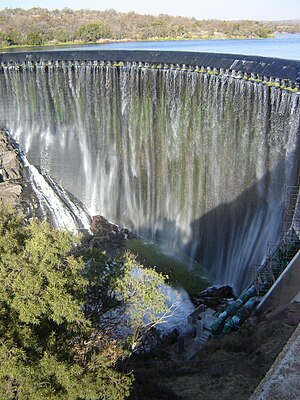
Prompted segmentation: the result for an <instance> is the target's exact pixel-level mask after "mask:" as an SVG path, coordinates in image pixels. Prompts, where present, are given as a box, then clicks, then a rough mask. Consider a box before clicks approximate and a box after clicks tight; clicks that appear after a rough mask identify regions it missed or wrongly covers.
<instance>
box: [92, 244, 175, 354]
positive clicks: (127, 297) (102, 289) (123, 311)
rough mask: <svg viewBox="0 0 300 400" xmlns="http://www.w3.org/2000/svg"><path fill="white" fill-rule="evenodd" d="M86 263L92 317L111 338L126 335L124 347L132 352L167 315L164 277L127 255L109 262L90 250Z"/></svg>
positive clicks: (102, 254) (132, 256)
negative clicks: (124, 333)
mask: <svg viewBox="0 0 300 400" xmlns="http://www.w3.org/2000/svg"><path fill="white" fill-rule="evenodd" d="M87 260H88V261H87V271H86V274H87V276H88V277H89V280H90V284H89V303H88V309H89V312H90V315H91V318H92V319H93V320H98V321H99V323H100V325H101V327H102V328H103V329H105V330H106V331H107V332H109V333H110V334H111V335H113V336H118V335H119V334H120V332H126V333H127V335H126V337H123V346H125V348H126V349H127V350H129V352H131V351H133V350H135V349H136V348H138V347H139V346H140V345H141V344H142V343H143V342H145V341H146V340H147V338H148V335H149V334H151V329H152V328H153V327H154V326H156V325H157V324H158V323H160V322H163V321H164V319H165V317H166V316H167V315H169V312H170V309H169V307H168V305H167V302H168V300H170V299H169V298H168V296H166V294H165V293H164V291H163V285H164V283H165V279H166V277H164V276H163V275H162V274H160V273H158V272H156V271H155V270H154V269H153V268H145V267H144V266H143V265H142V264H140V263H139V262H137V260H136V257H135V256H134V255H132V254H131V253H129V252H127V253H126V254H125V256H124V259H123V260H110V259H109V258H108V257H107V256H106V254H104V253H99V252H97V251H95V250H92V251H90V252H89V253H88V254H87ZM94 304H97V305H98V307H94V306H93V305H94ZM174 307H175V305H174ZM112 310H113V313H111V311H112Z"/></svg>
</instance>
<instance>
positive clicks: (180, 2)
mask: <svg viewBox="0 0 300 400" xmlns="http://www.w3.org/2000/svg"><path fill="white" fill-rule="evenodd" d="M17 7H20V8H25V9H28V8H32V7H41V8H48V9H62V8H64V7H68V8H72V9H83V8H85V9H92V10H106V9H111V8H114V9H115V10H117V11H123V12H127V11H135V12H137V13H141V14H152V15H159V14H169V15H175V16H176V15H180V16H187V17H195V18H197V19H223V20H238V19H253V20H262V21H267V20H269V21H271V20H273V21H274V20H286V19H300V0H248V1H247V0H100V1H97V0H85V1H82V0H81V1H80V0H0V10H1V9H4V8H17Z"/></svg>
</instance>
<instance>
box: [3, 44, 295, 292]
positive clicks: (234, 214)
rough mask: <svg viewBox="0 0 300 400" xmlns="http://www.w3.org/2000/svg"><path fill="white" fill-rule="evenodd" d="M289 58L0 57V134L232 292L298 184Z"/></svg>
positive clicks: (100, 209) (99, 209)
mask: <svg viewBox="0 0 300 400" xmlns="http://www.w3.org/2000/svg"><path fill="white" fill-rule="evenodd" d="M299 81H300V62H299V61H289V60H281V59H270V58H264V57H250V56H241V55H225V54H224V55H221V54H209V53H192V52H189V53H180V52H154V51H88V52H86V51H46V52H31V53H28V52H26V53H25V52H24V53H22V52H20V53H6V54H5V53H3V54H0V127H3V128H5V129H7V130H8V131H9V132H10V134H11V135H12V136H13V137H14V138H15V140H16V141H17V142H18V143H20V145H21V148H22V149H23V151H24V152H25V153H26V155H27V158H28V159H29V161H30V162H31V163H32V164H34V165H35V166H37V167H38V168H39V169H40V170H41V171H42V172H43V171H44V172H45V173H47V174H49V175H51V176H52V177H53V178H54V179H55V180H56V181H57V182H59V183H61V184H62V185H63V186H64V187H65V188H66V189H68V190H69V191H70V192H72V193H73V194H74V195H76V196H77V197H78V198H79V199H80V200H82V202H83V203H84V204H85V205H86V206H87V207H88V209H89V210H90V212H91V213H92V214H103V215H104V216H106V217H107V218H109V219H110V220H112V221H113V222H116V223H118V224H120V225H123V226H126V227H128V228H129V229H131V230H132V231H134V232H136V233H138V234H140V235H142V236H143V237H145V238H147V239H149V240H156V241H158V242H159V243H160V244H162V245H163V246H165V247H167V248H171V249H172V248H173V249H176V250H180V251H182V252H184V253H186V254H188V255H189V256H190V257H191V258H192V259H195V260H197V261H199V262H200V263H201V264H202V265H203V266H204V267H205V269H206V270H207V271H208V273H209V274H210V276H211V277H212V280H213V281H214V282H215V283H216V284H223V283H229V284H231V285H232V286H234V287H235V288H236V289H237V290H238V291H241V290H243V289H244V288H245V287H246V286H247V285H248V283H249V281H250V280H251V278H252V277H253V266H254V265H258V264H262V262H263V260H264V258H265V253H266V248H267V244H268V243H270V242H272V243H275V242H276V241H277V240H278V237H279V232H280V225H281V211H282V202H283V196H284V191H285V186H286V185H296V184H297V181H298V176H299V161H300V157H299V145H300V141H299V136H300V135H299V134H300V96H299Z"/></svg>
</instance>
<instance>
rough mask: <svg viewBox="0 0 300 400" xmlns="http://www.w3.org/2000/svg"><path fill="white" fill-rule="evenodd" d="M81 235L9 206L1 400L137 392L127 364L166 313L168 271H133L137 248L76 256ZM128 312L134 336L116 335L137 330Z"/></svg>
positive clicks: (4, 237) (2, 274) (114, 399)
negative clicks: (122, 255)
mask: <svg viewBox="0 0 300 400" xmlns="http://www.w3.org/2000/svg"><path fill="white" fill-rule="evenodd" d="M76 242H78V239H77V238H75V237H74V236H73V235H72V234H71V233H69V232H66V231H57V230H55V229H54V228H51V226H50V225H49V224H47V223H40V222H32V223H30V224H29V225H26V224H25V223H24V219H23V218H22V217H20V216H16V215H15V214H14V212H13V211H12V210H10V209H6V208H3V206H1V207H0V282H1V284H0V298H1V301H0V399H6V400H9V399H17V398H18V399H24V400H25V399H30V400H33V399H53V400H54V399H62V398H64V399H66V398H68V399H70V400H71V399H74V400H75V399H82V400H83V399H104V398H105V399H111V400H118V399H123V398H125V397H127V396H128V395H129V393H130V387H131V385H132V382H133V376H132V374H126V373H121V372H120V371H119V370H118V368H117V365H119V363H120V361H122V360H124V359H127V358H128V357H129V356H130V354H131V353H132V351H133V346H132V344H133V342H134V344H135V345H138V344H139V343H138V342H139V341H140V340H144V339H145V333H146V332H147V331H148V330H149V327H150V326H152V325H153V324H155V323H156V322H157V320H158V318H159V317H157V316H156V315H157V313H158V312H164V311H165V309H166V306H165V298H164V295H163V293H162V291H161V290H160V286H161V284H162V283H163V281H164V277H163V276H162V275H160V274H157V273H156V272H155V271H154V270H150V269H145V270H144V274H143V276H142V277H141V276H138V275H137V274H133V273H132V272H133V270H134V269H136V268H137V264H136V262H135V259H134V258H133V257H132V256H129V255H128V256H127V257H126V260H125V262H124V261H117V260H114V261H113V260H109V259H108V257H107V256H106V255H105V254H101V253H97V251H93V252H92V253H88V254H87V253H85V262H84V261H83V258H81V257H78V256H74V249H77V251H78V245H77V247H75V248H74V246H75V243H76ZM109 266H110V267H113V268H109ZM96 301H97V302H96ZM128 304H130V305H131V308H130V310H134V315H131V313H130V311H128ZM152 306H153V307H152ZM109 312H111V313H113V317H112V315H110V316H109V314H108V313H109ZM124 313H128V319H130V324H129V328H130V329H129V331H128V333H127V335H126V337H125V336H124V335H121V336H120V335H119V336H118V335H117V334H116V328H117V327H118V329H120V327H122V326H123V325H124V327H123V328H125V327H127V329H128V319H126V320H125V319H124V318H123V315H124ZM145 313H147V315H148V321H147V325H145V324H144V315H145Z"/></svg>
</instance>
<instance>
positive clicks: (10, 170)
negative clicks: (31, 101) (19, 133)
mask: <svg viewBox="0 0 300 400" xmlns="http://www.w3.org/2000/svg"><path fill="white" fill-rule="evenodd" d="M22 168H23V166H22V162H21V160H20V157H19V152H18V149H17V148H16V147H15V146H14V144H13V143H12V142H11V141H10V139H9V137H8V136H7V134H6V132H5V131H4V130H3V129H0V200H1V201H2V202H3V203H4V204H5V205H9V204H10V205H11V206H13V207H16V206H19V205H20V201H21V193H22V180H23V174H22Z"/></svg>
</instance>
